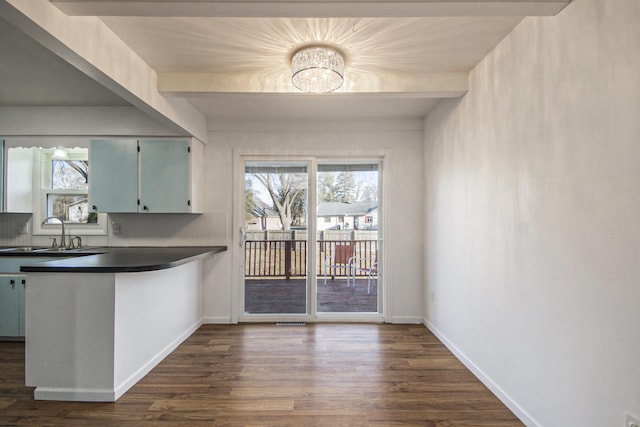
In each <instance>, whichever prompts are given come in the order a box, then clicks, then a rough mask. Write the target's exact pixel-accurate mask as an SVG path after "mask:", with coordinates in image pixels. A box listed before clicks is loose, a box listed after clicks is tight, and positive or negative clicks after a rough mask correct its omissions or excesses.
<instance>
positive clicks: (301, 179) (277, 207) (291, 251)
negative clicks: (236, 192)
mask: <svg viewBox="0 0 640 427" xmlns="http://www.w3.org/2000/svg"><path fill="white" fill-rule="evenodd" d="M308 185H309V182H308V166H307V163H306V162H300V161H246V162H245V170H244V191H245V195H244V199H245V207H244V233H245V234H244V237H245V242H244V252H245V254H244V314H245V315H287V314H298V315H306V314H308V313H309V308H310V304H309V303H308V301H309V281H308V280H307V265H308V262H307V250H308V245H307V240H308V233H307V224H308V215H307V206H308V200H307V197H308Z"/></svg>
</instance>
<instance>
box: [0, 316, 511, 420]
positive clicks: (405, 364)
mask: <svg viewBox="0 0 640 427" xmlns="http://www.w3.org/2000/svg"><path fill="white" fill-rule="evenodd" d="M32 396H33V389H31V388H28V387H25V386H24V343H15V342H2V343H0V425H2V426H11V425H31V426H85V425H92V426H94V425H95V426H121V425H137V426H146V425H167V426H173V425H179V426H191V425H203V426H350V427H351V426H411V425H415V426H522V425H523V424H522V423H520V422H519V421H518V419H517V418H516V417H515V416H514V415H513V414H512V413H511V412H510V411H509V410H508V409H507V408H506V407H505V406H504V405H503V404H502V403H501V402H500V401H499V400H498V399H497V398H496V397H495V396H493V395H492V394H491V392H489V390H488V389H487V388H486V387H485V386H484V385H482V384H481V383H480V382H479V381H478V380H477V379H476V378H475V377H474V376H473V375H472V374H471V373H470V372H469V371H468V370H467V369H466V368H465V367H464V366H463V365H462V364H461V363H460V362H459V361H458V360H457V359H455V358H454V357H453V356H452V355H451V353H450V352H449V351H448V350H447V349H446V348H445V347H444V346H443V345H442V344H441V343H440V342H439V341H438V340H437V339H436V338H435V337H434V336H433V335H432V334H431V333H430V332H429V331H428V330H427V329H426V328H425V327H424V326H421V325H375V324H308V325H306V326H275V325H273V324H245V325H205V326H203V327H201V328H200V329H199V330H198V331H197V332H196V333H195V334H194V335H193V336H191V337H190V338H189V339H188V340H187V341H185V342H184V343H183V344H182V345H181V346H180V347H179V348H178V349H177V350H176V351H175V352H173V353H172V354H171V355H169V356H168V357H167V358H166V359H165V360H164V361H163V362H162V363H160V364H159V365H158V366H157V367H156V368H155V369H154V370H153V371H152V372H151V373H150V374H149V375H147V376H146V377H145V378H144V379H143V380H142V381H140V382H139V383H138V384H136V385H135V386H134V387H133V388H132V389H131V390H129V391H128V392H127V393H126V394H125V395H124V396H123V397H121V398H120V399H119V400H118V402H116V403H81V402H45V401H34V400H33V398H32Z"/></svg>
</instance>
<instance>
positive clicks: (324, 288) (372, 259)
mask: <svg viewBox="0 0 640 427" xmlns="http://www.w3.org/2000/svg"><path fill="white" fill-rule="evenodd" d="M379 181H380V176H379V165H378V163H377V162H375V163H372V162H353V161H349V162H348V161H342V162H337V161H320V162H319V163H318V167H317V192H316V194H317V204H316V220H317V227H316V236H317V244H316V248H317V250H318V254H317V255H318V258H317V259H318V267H319V268H318V275H317V287H316V294H317V312H318V313H378V312H379V311H380V310H379V298H378V282H379V277H378V276H379V273H380V272H381V270H382V268H381V260H382V258H381V257H380V256H379V252H380V251H379V243H378V242H379V234H378V224H379V219H380V206H379V201H380V197H379V190H378V189H379Z"/></svg>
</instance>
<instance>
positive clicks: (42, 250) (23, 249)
mask: <svg viewBox="0 0 640 427" xmlns="http://www.w3.org/2000/svg"><path fill="white" fill-rule="evenodd" d="M102 252H103V251H101V250H99V248H96V247H82V248H52V247H38V246H19V247H13V248H1V249H0V254H3V253H4V254H23V255H41V254H65V255H66V254H68V255H69V256H81V255H94V254H99V253H102Z"/></svg>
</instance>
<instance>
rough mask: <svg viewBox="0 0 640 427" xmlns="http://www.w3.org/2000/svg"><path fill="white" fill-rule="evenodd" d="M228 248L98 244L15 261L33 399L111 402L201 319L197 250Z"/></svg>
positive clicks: (204, 252)
mask: <svg viewBox="0 0 640 427" xmlns="http://www.w3.org/2000/svg"><path fill="white" fill-rule="evenodd" d="M225 250H226V247H224V246H210V247H173V248H171V247H167V248H158V247H153V248H149V247H146V248H141V247H139V248H102V249H100V250H99V251H95V250H94V251H93V252H91V253H92V255H86V256H73V257H69V258H62V259H59V260H52V261H46V262H42V263H38V264H34V265H29V266H23V267H21V271H22V272H24V273H26V289H25V301H26V333H25V341H26V383H27V385H28V386H33V387H36V389H35V391H34V398H35V399H40V400H71V401H102V402H113V401H116V400H117V399H118V398H119V397H120V396H122V395H123V394H124V393H125V392H126V391H127V390H128V389H129V388H131V387H132V386H133V385H134V384H135V383H136V382H138V381H139V380H140V379H141V378H143V377H144V376H145V375H146V374H147V373H148V372H149V371H151V369H153V368H154V367H155V366H156V365H157V364H158V363H159V362H160V361H161V360H162V359H163V358H164V357H166V356H167V355H168V354H169V353H171V352H172V351H173V350H174V349H175V348H176V347H177V346H178V345H180V343H182V342H183V341H184V340H185V339H186V338H188V337H189V336H190V335H191V334H192V333H193V332H194V331H195V330H196V329H197V328H198V327H199V326H200V325H201V324H202V309H203V307H202V304H203V290H202V281H203V262H204V258H205V257H207V256H212V254H215V253H219V252H222V251H225ZM70 255H71V254H70ZM78 255H82V254H78Z"/></svg>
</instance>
